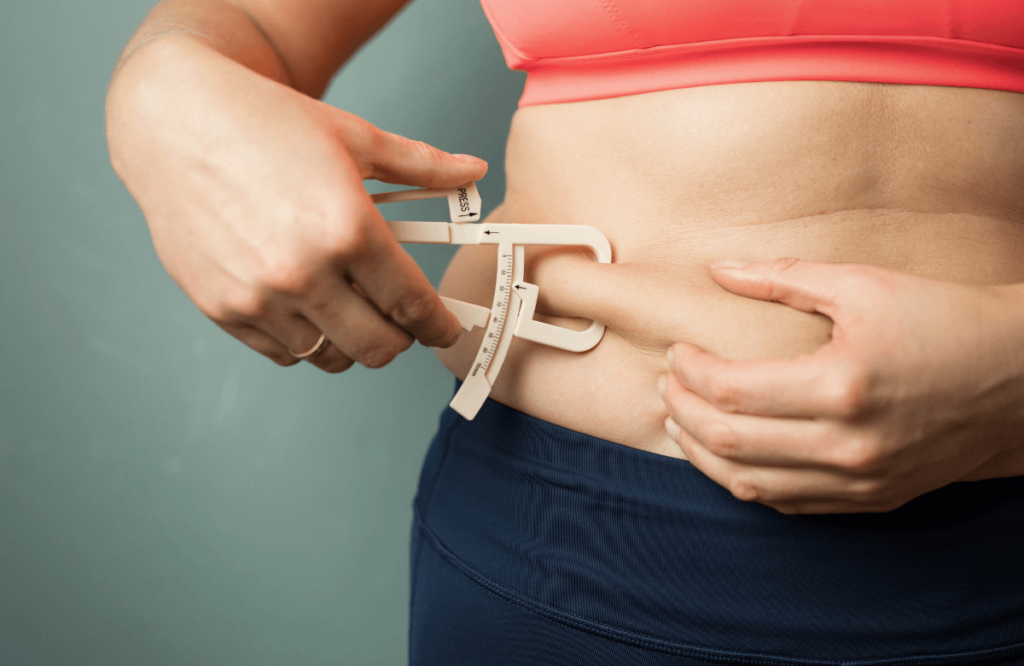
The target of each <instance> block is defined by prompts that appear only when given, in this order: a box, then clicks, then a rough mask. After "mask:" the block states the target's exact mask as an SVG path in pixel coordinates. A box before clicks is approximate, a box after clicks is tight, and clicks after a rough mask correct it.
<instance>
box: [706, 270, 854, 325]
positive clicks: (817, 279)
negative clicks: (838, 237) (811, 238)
mask: <svg viewBox="0 0 1024 666" xmlns="http://www.w3.org/2000/svg"><path fill="white" fill-rule="evenodd" d="M847 270H848V266H846V265H844V264H824V263H818V262H814V261H804V260H803V259H796V258H794V257H782V258H780V259H773V260H771V261H759V262H756V263H752V264H744V263H743V262H739V261H721V262H717V263H714V264H711V278H712V279H713V280H714V281H715V282H717V283H718V284H720V285H721V286H722V287H724V288H725V289H726V290H727V291H730V292H732V293H734V294H737V295H739V296H746V297H748V298H757V299H760V300H762V301H776V302H778V303H784V304H785V305H788V306H789V307H791V308H795V309H797V310H802V311H804V312H820V313H821V314H824V315H826V316H828V314H829V312H830V311H831V310H832V309H833V306H834V305H835V300H836V294H837V292H838V290H839V288H840V287H841V285H842V283H843V282H844V277H845V275H844V273H845V271H847Z"/></svg>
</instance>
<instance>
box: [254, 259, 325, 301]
mask: <svg viewBox="0 0 1024 666" xmlns="http://www.w3.org/2000/svg"><path fill="white" fill-rule="evenodd" d="M258 284H259V285H260V288H261V289H262V290H263V291H267V292H271V293H275V294H285V295H288V296H304V295H306V294H308V293H309V291H310V289H311V287H312V284H313V272H312V271H311V270H310V269H309V268H308V266H307V265H303V262H301V261H299V260H297V259H292V258H289V259H281V260H278V261H275V262H273V263H268V265H267V266H266V267H265V268H264V270H263V274H262V275H261V276H260V278H259V280H258Z"/></svg>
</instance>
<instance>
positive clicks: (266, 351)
mask: <svg viewBox="0 0 1024 666" xmlns="http://www.w3.org/2000/svg"><path fill="white" fill-rule="evenodd" d="M214 323H215V324H217V326H219V327H220V328H221V329H223V330H224V331H225V332H226V333H228V334H229V335H231V336H232V337H234V338H236V339H237V340H239V341H240V342H242V343H243V344H244V345H246V346H247V347H249V348H250V349H252V350H254V351H257V352H259V353H261V354H263V355H264V356H266V357H267V358H269V359H270V360H271V361H273V362H274V363H277V364H278V365H282V366H285V367H288V366H292V365H296V364H298V363H299V362H300V360H301V359H297V358H295V357H294V356H292V355H291V354H290V353H289V352H288V347H287V346H286V345H284V344H282V343H281V342H280V341H279V340H276V339H274V338H273V337H271V336H270V335H267V334H266V333H264V332H263V331H260V330H259V329H257V328H255V327H254V326H250V325H248V324H238V323H228V322H221V321H214Z"/></svg>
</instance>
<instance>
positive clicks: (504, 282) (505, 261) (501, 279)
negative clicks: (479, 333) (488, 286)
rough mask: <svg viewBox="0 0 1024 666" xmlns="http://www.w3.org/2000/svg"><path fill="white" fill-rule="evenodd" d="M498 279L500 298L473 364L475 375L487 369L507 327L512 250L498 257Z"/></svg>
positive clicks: (495, 305)
mask: <svg viewBox="0 0 1024 666" xmlns="http://www.w3.org/2000/svg"><path fill="white" fill-rule="evenodd" d="M497 281H498V284H497V287H498V288H497V290H496V292H497V294H498V296H499V298H498V301H497V302H496V303H495V304H494V310H493V312H494V313H495V314H494V316H493V317H491V320H490V321H489V322H488V323H487V333H486V334H485V336H484V338H485V340H486V341H487V345H486V346H485V347H484V348H483V349H481V350H480V353H479V354H477V358H476V363H474V364H473V371H472V373H471V374H472V376H474V377H476V374H477V373H478V372H480V371H481V370H487V366H489V365H490V363H491V359H493V358H494V352H495V351H496V350H497V348H498V341H499V340H501V332H502V330H503V329H504V327H505V319H506V318H507V316H508V301H509V294H510V293H511V291H512V252H502V253H501V254H500V256H499V258H498V276H497Z"/></svg>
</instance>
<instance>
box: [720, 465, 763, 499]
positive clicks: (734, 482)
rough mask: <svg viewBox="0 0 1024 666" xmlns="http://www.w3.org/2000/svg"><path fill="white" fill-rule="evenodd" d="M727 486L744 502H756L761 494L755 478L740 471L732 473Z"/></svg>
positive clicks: (734, 495)
mask: <svg viewBox="0 0 1024 666" xmlns="http://www.w3.org/2000/svg"><path fill="white" fill-rule="evenodd" d="M727 488H728V490H729V492H730V493H732V495H733V497H735V498H736V499H738V500H740V501H742V502H756V501H757V500H758V498H759V497H760V496H761V493H760V492H759V491H758V489H757V486H756V485H755V484H754V482H753V480H751V479H750V478H749V477H747V476H746V475H745V474H743V473H740V472H736V473H733V474H732V476H731V477H730V478H729V483H728V486H727Z"/></svg>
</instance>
